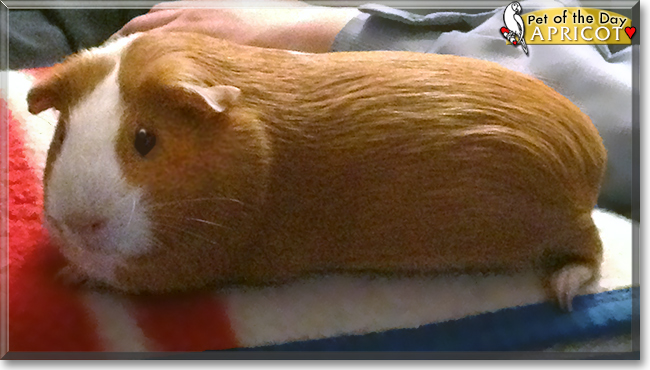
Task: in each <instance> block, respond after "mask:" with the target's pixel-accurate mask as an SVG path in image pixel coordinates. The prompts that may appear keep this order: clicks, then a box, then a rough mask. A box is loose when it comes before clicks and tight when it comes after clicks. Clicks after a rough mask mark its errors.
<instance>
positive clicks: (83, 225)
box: [65, 214, 107, 234]
mask: <svg viewBox="0 0 650 370" xmlns="http://www.w3.org/2000/svg"><path fill="white" fill-rule="evenodd" d="M65 223H66V224H67V225H68V227H69V228H70V229H72V230H75V231H77V232H79V233H83V234H95V233H98V232H99V231H101V230H102V229H104V228H105V227H106V224H107V221H106V219H104V218H102V217H99V216H89V215H76V214H73V215H70V216H68V217H66V220H65Z"/></svg>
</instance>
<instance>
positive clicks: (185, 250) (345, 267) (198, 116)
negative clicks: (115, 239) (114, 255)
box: [114, 32, 606, 291]
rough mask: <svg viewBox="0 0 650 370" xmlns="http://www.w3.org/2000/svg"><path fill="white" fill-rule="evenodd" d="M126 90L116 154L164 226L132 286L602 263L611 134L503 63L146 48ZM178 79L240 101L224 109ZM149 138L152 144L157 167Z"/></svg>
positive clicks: (177, 40)
mask: <svg viewBox="0 0 650 370" xmlns="http://www.w3.org/2000/svg"><path fill="white" fill-rule="evenodd" d="M119 82H120V88H121V92H122V94H123V98H124V101H125V102H126V104H127V108H126V111H125V112H124V113H125V114H124V122H123V125H122V129H121V131H120V133H119V137H118V140H117V143H116V148H117V152H118V155H119V157H120V159H121V161H122V167H123V171H124V174H125V176H126V178H127V180H128V181H129V182H130V183H132V184H135V185H138V186H143V187H144V188H145V189H146V192H147V194H148V195H149V198H148V202H149V206H153V207H156V208H152V210H151V212H150V216H151V217H152V218H153V219H154V220H155V221H156V223H157V224H158V225H160V227H159V228H158V229H157V230H156V238H157V240H158V242H159V244H160V245H158V246H156V248H155V251H154V252H153V253H151V254H149V255H146V256H141V257H138V258H136V259H134V260H133V261H130V262H129V263H128V266H129V267H128V268H125V269H123V270H120V271H118V281H117V282H114V285H115V286H117V287H119V288H121V289H124V290H127V291H166V290H175V289H186V288H191V287H198V286H202V285H204V284H207V283H215V282H217V283H218V282H232V281H235V282H247V283H261V282H268V281H279V280H283V279H287V278H291V277H295V276H300V275H301V274H305V273H310V272H318V271H331V270H337V271H376V272H422V271H433V272H446V271H483V272H498V271H517V270H521V269H525V268H538V269H539V270H540V271H542V272H543V273H544V274H545V275H546V276H548V275H549V274H550V273H552V272H554V271H556V270H557V269H558V268H560V267H561V266H563V265H565V264H567V263H572V262H579V263H585V264H587V265H589V266H591V267H593V268H594V269H596V268H597V266H598V264H599V261H600V255H601V245H600V240H599V236H598V233H597V230H596V228H595V226H594V224H593V221H592V220H591V217H590V212H591V210H592V208H593V207H594V205H595V203H596V199H597V196H598V192H599V188H600V184H601V181H602V177H603V172H604V168H605V164H606V153H605V149H604V147H603V144H602V140H601V138H600V136H599V135H598V132H597V130H596V129H595V127H594V126H593V125H592V123H591V121H590V120H589V118H588V117H587V116H586V115H585V114H583V113H582V112H580V110H579V109H578V108H577V107H575V106H574V105H573V104H572V103H571V102H569V101H568V100H567V99H566V98H564V97H562V96H561V95H560V94H558V93H557V92H555V91H554V90H552V89H550V88H549V87H547V86H546V85H544V84H543V83H542V82H540V81H538V80H536V79H534V78H531V77H529V76H526V75H523V74H521V73H517V72H513V71H510V70H507V69H505V68H502V67H500V66H498V65H497V64H495V63H489V62H485V61H480V60H474V59H469V58H462V57H456V56H448V55H429V54H419V53H408V52H372V53H363V52H355V53H332V54H319V55H296V54H291V53H288V52H285V51H280V50H270V49H262V48H254V47H246V46H240V45H235V44H232V43H229V42H225V41H222V40H217V39H213V38H210V37H207V36H202V35H195V34H186V33H164V34H163V33H156V32H151V33H149V34H144V35H142V36H141V37H139V38H137V39H136V40H135V41H134V42H133V44H132V45H130V46H129V47H128V49H127V50H126V51H125V52H124V54H123V55H122V60H121V65H120V72H119ZM179 83H190V84H195V85H198V86H203V87H209V86H214V85H226V86H235V87H237V88H239V89H240V90H241V96H240V97H239V98H238V100H237V101H235V102H234V103H233V105H232V106H231V107H230V108H228V109H227V110H226V111H225V112H224V113H216V112H214V111H211V110H210V109H209V107H208V106H207V105H205V104H202V103H201V100H200V99H199V98H198V97H197V96H196V95H195V94H192V93H190V92H188V91H186V90H183V89H181V88H179V87H178V86H179ZM140 128H146V129H147V130H148V131H151V132H154V133H155V134H156V137H157V144H156V147H155V148H154V150H153V151H152V152H151V153H150V154H149V155H147V158H144V159H143V158H141V157H139V156H138V154H137V152H135V150H134V148H133V137H134V135H135V132H137V130H138V129H140ZM193 219H194V221H193ZM196 219H201V220H204V221H207V222H206V223H203V222H196V221H195V220H196ZM208 222H209V223H208ZM215 224H218V225H219V226H216V225H215Z"/></svg>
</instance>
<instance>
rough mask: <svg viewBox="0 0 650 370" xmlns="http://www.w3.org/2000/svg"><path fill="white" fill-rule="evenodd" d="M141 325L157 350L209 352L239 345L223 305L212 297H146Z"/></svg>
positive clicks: (140, 307) (138, 310) (139, 306)
mask: <svg viewBox="0 0 650 370" xmlns="http://www.w3.org/2000/svg"><path fill="white" fill-rule="evenodd" d="M135 317H136V320H137V321H138V325H139V326H140V328H141V329H142V331H143V332H144V334H145V336H147V337H148V338H149V339H150V340H151V341H152V342H153V343H154V346H155V349H154V350H157V351H206V350H219V349H229V348H234V347H237V346H238V343H237V340H236V339H235V335H234V332H233V330H232V328H231V326H230V320H229V318H228V314H227V312H226V307H225V305H224V303H223V302H221V301H220V300H218V299H216V298H214V297H213V296H210V295H183V296H173V297H146V298H145V297H143V298H141V299H138V300H136V301H135Z"/></svg>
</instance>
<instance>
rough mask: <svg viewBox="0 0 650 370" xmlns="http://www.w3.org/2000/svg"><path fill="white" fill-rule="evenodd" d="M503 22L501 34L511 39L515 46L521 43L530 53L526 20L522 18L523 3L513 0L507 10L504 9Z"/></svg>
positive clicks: (524, 49) (522, 47)
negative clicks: (527, 43)
mask: <svg viewBox="0 0 650 370" xmlns="http://www.w3.org/2000/svg"><path fill="white" fill-rule="evenodd" d="M503 23H504V24H505V25H506V26H505V27H501V34H502V35H503V37H505V39H506V40H508V41H510V42H511V43H512V45H513V46H515V47H517V45H521V49H522V50H523V51H524V53H526V55H528V46H526V40H524V33H525V32H526V29H525V28H524V20H523V19H521V4H519V3H518V2H516V1H513V2H511V3H510V4H509V5H508V6H507V7H506V10H504V11H503Z"/></svg>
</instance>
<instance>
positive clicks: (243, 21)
mask: <svg viewBox="0 0 650 370" xmlns="http://www.w3.org/2000/svg"><path fill="white" fill-rule="evenodd" d="M357 14H358V10H356V9H355V8H333V7H322V6H313V5H309V4H306V3H304V2H302V1H296V0H272V1H264V2H252V3H251V2H246V5H244V4H242V3H235V2H232V1H175V2H166V3H160V4H158V5H156V6H155V7H153V8H152V9H151V11H150V12H149V13H147V14H145V15H143V16H140V17H137V18H134V19H133V20H131V21H130V22H129V23H127V24H126V25H125V26H124V27H123V28H122V29H121V30H120V31H118V33H117V34H116V35H120V36H125V35H128V34H132V33H135V32H144V31H150V30H156V31H162V32H164V31H188V32H198V33H204V34H208V35H211V36H214V37H219V38H222V39H226V40H230V41H233V42H236V43H240V44H244V45H252V46H260V47H266V48H276V49H287V50H296V51H302V52H311V53H324V52H327V51H329V50H330V47H331V46H332V43H333V42H334V38H335V37H336V35H337V34H338V33H339V31H340V30H341V29H342V28H343V26H345V24H346V23H347V22H348V21H349V20H350V19H352V18H353V17H354V16H355V15H357Z"/></svg>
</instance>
